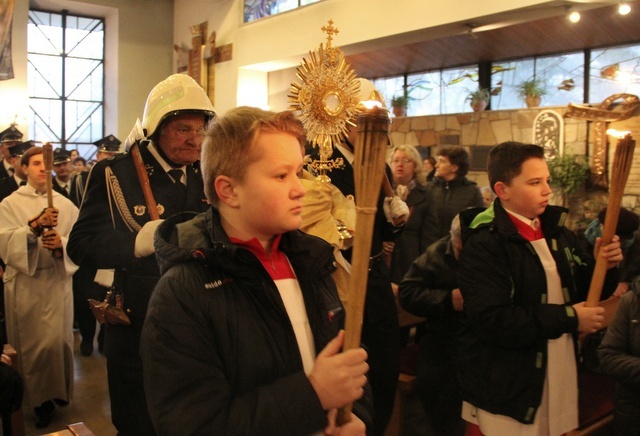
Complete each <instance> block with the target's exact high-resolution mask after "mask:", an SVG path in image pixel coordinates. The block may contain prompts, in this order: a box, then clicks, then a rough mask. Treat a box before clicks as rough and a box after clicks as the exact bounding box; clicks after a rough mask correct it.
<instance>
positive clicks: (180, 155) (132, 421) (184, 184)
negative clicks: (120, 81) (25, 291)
mask: <svg viewBox="0 0 640 436" xmlns="http://www.w3.org/2000/svg"><path fill="white" fill-rule="evenodd" d="M214 116H215V112H214V109H213V106H212V104H211V101H210V100H209V98H208V97H207V95H206V93H205V92H204V90H203V89H202V88H201V87H200V86H199V85H198V84H197V83H196V82H195V81H194V80H193V79H192V78H191V77H189V76H187V75H184V74H174V75H172V76H169V77H168V78H167V79H165V80H163V81H162V82H160V83H158V84H157V85H156V86H155V87H154V89H152V90H151V92H150V94H149V97H148V98H147V103H146V105H145V111H144V117H143V120H142V125H143V128H144V130H145V131H144V136H145V137H146V140H144V141H141V142H140V144H139V145H134V146H135V147H139V151H140V154H141V157H142V160H143V162H144V164H143V165H144V169H145V170H146V173H147V176H148V179H149V186H150V188H151V191H152V194H153V197H154V198H155V203H156V204H157V212H158V214H159V217H160V219H158V220H152V219H151V217H150V213H149V210H148V207H149V206H148V203H147V201H146V199H145V195H144V193H143V189H142V187H141V182H140V180H139V178H138V175H137V172H136V166H135V163H134V159H133V156H132V153H123V154H120V155H117V156H114V157H110V158H108V159H106V160H102V161H100V162H98V163H97V164H96V165H95V166H94V167H93V169H92V170H91V173H90V176H89V179H88V180H87V187H86V190H85V194H84V200H83V203H82V207H81V209H80V216H79V218H78V221H77V222H76V224H75V226H74V228H73V231H72V232H71V236H70V239H69V244H68V253H69V256H70V257H71V259H73V261H74V262H75V263H77V264H78V265H82V266H87V267H89V268H95V269H114V270H115V276H114V280H113V290H114V292H115V293H116V294H117V295H118V296H119V297H121V298H122V299H123V300H124V304H123V309H124V311H125V313H126V314H127V316H128V317H129V319H130V321H131V325H125V324H109V325H108V326H107V331H106V335H105V355H106V357H107V372H108V378H109V395H110V398H111V416H112V421H113V424H114V425H115V427H116V429H117V430H118V434H119V435H121V436H128V435H135V436H144V435H152V434H155V431H154V429H153V426H152V424H151V420H150V418H149V414H148V412H147V404H146V400H145V396H144V389H143V386H142V362H141V359H140V354H139V344H140V334H141V330H142V324H143V322H144V318H145V315H146V309H147V304H148V302H149V297H150V295H151V292H152V291H153V288H154V287H155V284H156V282H157V281H158V278H159V276H160V272H159V270H158V265H157V263H156V260H155V256H154V250H153V235H154V233H155V229H156V228H157V226H158V225H159V224H160V222H162V221H163V220H164V219H165V218H168V217H170V216H172V215H174V214H176V213H178V212H183V211H195V212H201V211H204V210H206V209H207V208H208V204H207V203H206V201H205V196H204V188H203V182H202V176H201V174H200V170H199V165H198V162H197V161H198V159H199V158H200V149H201V145H202V139H203V136H204V129H205V126H206V124H207V122H208V121H209V120H210V119H211V118H213V117H214ZM159 382H161V381H159Z"/></svg>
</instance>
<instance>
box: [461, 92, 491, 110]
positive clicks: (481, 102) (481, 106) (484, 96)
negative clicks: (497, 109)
mask: <svg viewBox="0 0 640 436" xmlns="http://www.w3.org/2000/svg"><path fill="white" fill-rule="evenodd" d="M490 99H491V92H489V89H487V88H480V87H479V88H478V89H477V90H475V91H471V92H469V95H467V98H466V100H469V102H470V104H471V109H473V111H474V112H480V111H483V110H485V109H486V107H487V105H488V104H489V100H490ZM466 100H465V101H466Z"/></svg>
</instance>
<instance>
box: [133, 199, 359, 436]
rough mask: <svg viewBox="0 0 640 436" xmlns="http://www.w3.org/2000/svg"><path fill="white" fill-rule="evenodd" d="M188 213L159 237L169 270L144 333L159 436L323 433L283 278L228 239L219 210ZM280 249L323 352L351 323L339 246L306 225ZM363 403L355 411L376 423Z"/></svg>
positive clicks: (160, 251)
mask: <svg viewBox="0 0 640 436" xmlns="http://www.w3.org/2000/svg"><path fill="white" fill-rule="evenodd" d="M185 215H186V214H185ZM186 218H190V217H184V218H183V217H179V216H178V217H174V218H173V219H171V220H170V221H167V222H165V223H163V224H162V225H161V226H160V228H159V230H158V232H157V233H156V253H157V255H158V260H159V264H160V266H161V269H162V271H163V276H162V278H161V279H160V281H159V283H158V286H157V287H156V290H155V292H154V293H153V296H152V297H151V301H150V303H149V310H148V313H147V319H146V322H145V325H144V330H143V341H142V347H141V353H142V358H143V361H144V376H145V390H146V396H147V402H148V404H149V410H150V412H151V417H152V420H153V422H154V426H155V427H156V429H157V430H158V432H159V434H233V435H260V434H265V435H275V434H277V435H302V434H311V433H313V432H317V431H321V430H322V429H323V428H324V426H325V425H326V418H325V412H324V411H323V410H322V406H321V405H320V402H319V400H318V398H317V396H316V394H315V391H314V390H313V388H312V387H311V384H310V383H309V381H308V379H307V377H306V375H305V374H304V372H303V366H302V360H301V357H300V353H299V350H298V346H297V342H296V338H295V335H294V332H293V328H292V327H291V323H290V321H289V317H288V315H287V312H286V309H285V307H284V304H283V302H282V300H281V298H280V294H279V292H278V290H277V288H276V285H275V283H274V282H273V280H272V279H271V278H270V276H269V274H268V272H267V271H265V269H264V267H263V266H262V264H261V263H260V261H259V260H258V259H257V258H256V257H255V256H254V255H253V254H252V253H250V252H249V251H248V250H245V249H244V248H241V247H238V246H236V245H234V244H233V243H231V242H230V240H229V238H228V237H227V235H226V233H225V232H224V230H223V229H222V226H221V224H220V217H219V215H218V213H217V212H216V211H215V210H214V209H213V208H211V209H210V210H209V211H208V212H207V213H203V214H200V215H198V216H196V217H195V218H194V219H192V220H190V221H185V222H182V223H180V221H182V220H185V219H186ZM176 224H177V225H176ZM280 249H281V250H282V251H283V252H284V253H285V254H286V255H287V257H288V259H289V261H290V262H291V266H292V267H293V270H294V271H295V273H296V277H297V279H298V281H299V283H300V287H301V290H302V294H303V297H304V301H305V306H306V309H307V315H308V318H309V323H310V326H311V329H312V331H313V340H314V343H315V348H316V352H317V353H318V352H320V351H321V350H322V349H323V348H324V347H325V345H326V344H327V343H328V342H329V341H330V340H331V339H332V338H333V337H335V335H336V334H337V332H338V329H339V328H341V326H342V324H343V319H344V311H343V308H342V304H341V302H340V299H339V297H338V293H337V290H336V288H335V284H334V283H333V280H332V279H331V273H332V272H333V271H334V270H335V264H334V260H333V250H332V248H331V246H330V245H329V244H327V243H326V242H324V241H323V240H321V239H320V238H317V237H315V236H310V235H306V234H304V233H302V232H300V231H294V232H289V233H286V234H284V235H283V236H282V240H281V242H280ZM365 401H366V400H365ZM361 406H362V404H358V403H356V405H355V407H354V412H356V413H357V414H358V415H359V416H360V417H361V419H362V420H363V421H364V422H365V424H369V426H370V419H369V417H368V412H366V411H365V409H364V408H362V407H361Z"/></svg>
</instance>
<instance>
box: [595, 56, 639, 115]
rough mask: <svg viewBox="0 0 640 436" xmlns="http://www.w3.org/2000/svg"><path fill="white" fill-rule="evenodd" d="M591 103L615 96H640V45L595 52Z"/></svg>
mask: <svg viewBox="0 0 640 436" xmlns="http://www.w3.org/2000/svg"><path fill="white" fill-rule="evenodd" d="M589 80H590V81H591V86H590V88H589V91H590V92H589V102H590V103H593V104H597V103H601V102H602V101H603V100H604V99H605V98H607V97H609V96H610V95H613V94H620V93H626V94H635V95H640V45H630V46H624V47H612V48H607V49H603V50H593V51H592V52H591V58H590V62H589Z"/></svg>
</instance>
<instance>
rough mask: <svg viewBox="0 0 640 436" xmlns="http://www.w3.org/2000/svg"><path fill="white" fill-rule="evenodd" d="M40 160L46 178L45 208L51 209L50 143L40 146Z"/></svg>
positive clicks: (51, 151) (51, 157)
mask: <svg viewBox="0 0 640 436" xmlns="http://www.w3.org/2000/svg"><path fill="white" fill-rule="evenodd" d="M42 160H43V163H44V174H45V176H46V183H47V185H46V189H47V207H53V176H52V175H51V172H52V170H53V147H51V143H50V142H45V143H44V144H42Z"/></svg>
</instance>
